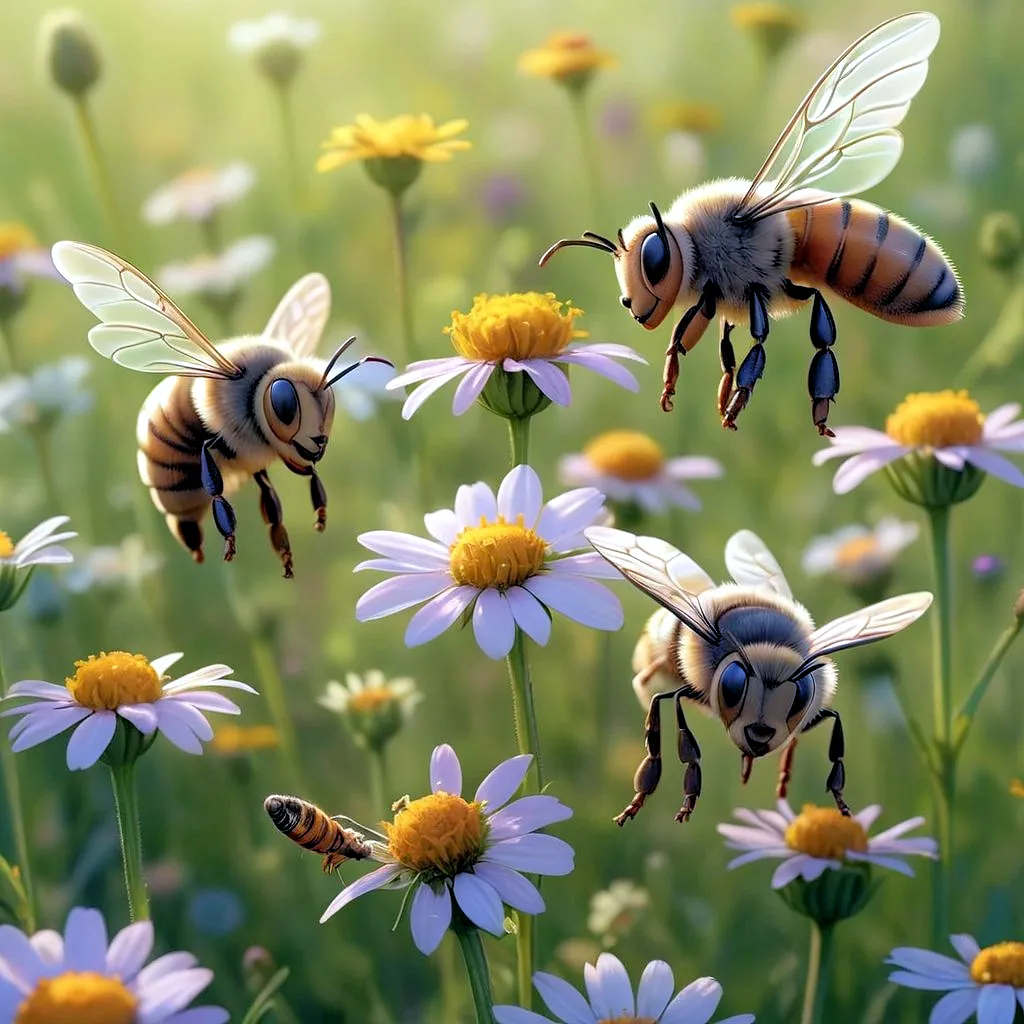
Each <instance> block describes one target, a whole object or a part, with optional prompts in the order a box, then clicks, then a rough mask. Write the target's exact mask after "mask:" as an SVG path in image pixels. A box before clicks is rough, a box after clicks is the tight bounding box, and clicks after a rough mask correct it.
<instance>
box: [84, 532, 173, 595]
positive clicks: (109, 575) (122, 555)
mask: <svg viewBox="0 0 1024 1024" xmlns="http://www.w3.org/2000/svg"><path fill="white" fill-rule="evenodd" d="M163 563H164V560H163V556H161V555H155V554H153V553H152V552H151V551H149V550H147V548H146V544H145V541H143V539H142V537H140V536H139V534H137V533H132V534H129V535H128V536H127V537H125V538H124V540H122V541H121V543H120V544H112V545H103V546H101V547H96V548H91V549H90V550H89V551H87V552H86V554H85V557H84V558H83V559H81V560H80V561H79V564H78V565H76V566H75V567H74V568H73V569H72V570H71V571H70V572H68V574H67V576H66V577H65V579H64V582H65V584H66V586H67V588H68V590H70V591H72V592H73V593H76V594H82V593H85V592H86V591H87V590H92V589H93V587H97V588H100V589H108V588H109V589H114V588H117V587H126V588H128V589H130V590H137V589H138V588H139V587H140V586H141V585H142V581H143V580H144V579H145V578H146V577H147V576H151V575H152V574H153V573H155V572H156V571H157V570H158V569H159V568H160V567H161V566H162V565H163Z"/></svg>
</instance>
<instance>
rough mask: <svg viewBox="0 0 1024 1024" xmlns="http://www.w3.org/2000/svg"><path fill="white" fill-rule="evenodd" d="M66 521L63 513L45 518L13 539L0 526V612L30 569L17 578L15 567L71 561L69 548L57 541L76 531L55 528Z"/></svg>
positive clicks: (14, 596) (18, 590)
mask: <svg viewBox="0 0 1024 1024" xmlns="http://www.w3.org/2000/svg"><path fill="white" fill-rule="evenodd" d="M67 521H68V517H67V516H54V517H53V518H52V519H46V520H44V521H43V522H41V523H40V524H39V525H38V526H36V527H35V528H33V529H31V530H29V532H28V533H26V534H25V536H24V537H22V538H21V540H19V541H18V542H17V543H15V542H14V541H12V540H11V538H10V537H9V536H8V535H7V534H6V533H4V532H3V530H0V612H2V611H6V610H7V609H8V608H11V607H13V606H14V604H15V603H16V602H17V600H18V598H19V597H20V596H21V593H22V591H23V590H24V589H25V585H26V584H27V583H28V580H29V576H30V575H31V573H25V574H24V575H22V576H21V577H20V578H19V576H18V570H20V569H31V568H32V567H33V566H36V565H68V564H70V563H71V562H73V561H74V558H73V557H72V555H71V552H70V551H68V549H67V548H65V547H63V546H62V545H61V543H60V542H61V541H63V540H70V539H71V538H72V537H77V536H78V534H77V533H74V532H72V531H65V532H64V533H57V532H56V531H57V530H58V529H60V527H62V526H63V525H64V524H65V523H66V522H67Z"/></svg>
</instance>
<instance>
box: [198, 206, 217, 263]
mask: <svg viewBox="0 0 1024 1024" xmlns="http://www.w3.org/2000/svg"><path fill="white" fill-rule="evenodd" d="M199 231H200V234H202V236H203V246H204V247H205V249H206V251H207V252H208V253H209V254H210V255H211V256H216V255H217V253H219V252H220V250H221V247H222V243H221V238H220V222H219V221H218V220H217V213H216V211H214V212H213V213H211V214H210V215H209V217H204V218H203V219H202V220H201V221H199Z"/></svg>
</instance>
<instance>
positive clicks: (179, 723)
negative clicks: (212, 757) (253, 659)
mask: <svg viewBox="0 0 1024 1024" xmlns="http://www.w3.org/2000/svg"><path fill="white" fill-rule="evenodd" d="M181 657H182V655H181V654H180V653H178V654H165V655H164V656H163V657H161V658H155V659H154V660H153V661H152V662H150V661H149V660H147V659H146V658H145V657H144V656H143V655H141V654H126V653H125V652H124V651H113V652H111V653H110V654H99V655H95V654H94V655H90V656H89V657H88V658H87V659H85V660H84V661H76V662H75V674H74V676H72V677H69V678H68V679H66V680H65V681H64V685H63V686H56V685H54V684H53V683H46V682H43V681H41V680H38V679H30V680H27V681H24V682H20V683H15V684H14V685H13V686H12V687H11V688H10V690H9V691H8V693H7V696H6V697H5V698H4V700H23V701H24V700H29V701H31V703H25V704H19V705H18V706H17V707H8V708H7V710H6V711H0V718H6V717H8V716H11V715H24V716H25V717H24V718H22V719H21V721H19V722H17V723H16V724H15V726H14V728H13V729H11V731H10V734H9V738H10V740H11V743H12V749H13V750H14V752H15V753H18V752H19V751H22V750H28V748H29V747H34V746H37V745H38V744H40V743H43V742H45V741H46V740H48V739H50V738H51V737H53V736H57V735H58V734H59V733H62V732H64V731H65V730H66V729H70V728H71V727H72V726H74V727H75V728H74V732H73V733H72V734H71V739H70V740H69V741H68V752H67V764H68V768H69V769H71V771H75V770H77V769H81V768H90V767H91V766H92V765H94V764H95V763H96V762H97V761H98V760H99V759H100V758H101V757H102V756H103V754H104V752H105V751H106V750H107V747H108V746H109V745H110V741H111V740H112V739H113V738H114V731H115V729H116V728H117V722H118V719H119V718H120V719H123V720H124V721H125V722H126V723H129V724H131V725H133V726H135V728H136V729H138V731H139V732H141V733H142V734H143V735H144V736H153V737H154V738H155V734H156V733H157V732H161V733H163V734H164V735H165V736H166V737H167V738H168V739H169V740H170V741H171V742H172V743H173V744H174V745H175V746H176V747H178V748H179V749H180V750H184V751H185V752H186V753H188V754H201V753H202V752H203V741H205V740H209V739H211V738H212V737H213V729H212V728H211V727H210V723H209V722H207V720H206V716H205V715H204V714H203V712H206V711H216V712H220V713H221V714H226V715H237V714H240V711H239V708H238V706H237V705H236V704H234V703H233V702H232V701H230V700H228V699H227V698H226V697H223V696H221V695H220V694H219V693H210V692H208V691H209V690H210V689H214V688H218V689H224V688H228V689H234V690H244V691H245V692H246V693H256V691H255V690H254V689H253V688H252V687H251V686H249V685H248V684H247V683H239V682H236V681H235V680H233V679H228V678H227V677H228V676H229V675H231V669H230V668H229V667H228V666H227V665H207V666H206V667H205V668H201V669H197V670H196V671H195V672H189V673H188V674H187V675H184V676H181V677H180V678H179V679H176V680H168V681H167V682H163V679H164V673H165V672H166V671H167V669H169V668H170V667H171V666H172V665H173V664H174V663H175V662H177V661H178V660H179V659H180V658H181ZM0 703H2V702H0Z"/></svg>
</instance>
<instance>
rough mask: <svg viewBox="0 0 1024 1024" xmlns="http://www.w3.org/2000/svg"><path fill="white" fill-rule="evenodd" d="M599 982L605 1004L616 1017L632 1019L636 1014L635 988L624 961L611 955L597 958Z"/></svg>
mask: <svg viewBox="0 0 1024 1024" xmlns="http://www.w3.org/2000/svg"><path fill="white" fill-rule="evenodd" d="M596 966H597V980H598V984H599V985H600V986H601V992H602V993H603V994H604V1000H605V1003H606V1004H607V1005H608V1007H609V1008H610V1010H611V1012H612V1015H613V1016H616V1017H632V1016H633V1014H634V1013H635V1012H636V1001H635V1000H634V998H633V986H632V984H631V983H630V980H629V975H628V974H627V973H626V968H625V967H624V966H623V964H622V961H621V960H620V959H619V958H618V957H617V956H613V955H612V954H611V953H602V954H601V955H600V956H599V957H598V958H597V965H596Z"/></svg>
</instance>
